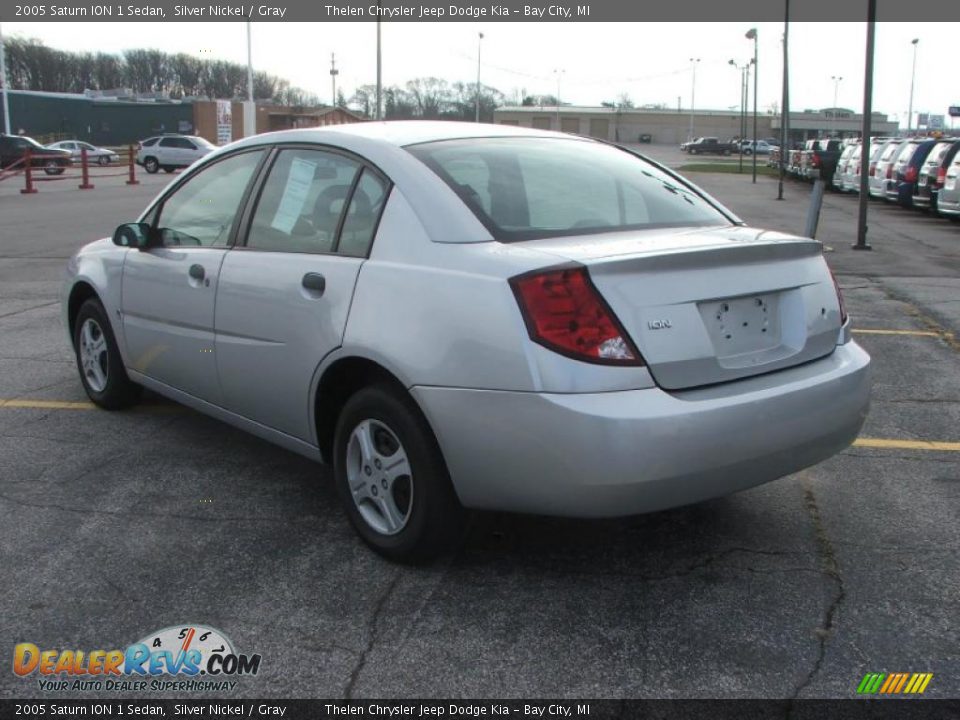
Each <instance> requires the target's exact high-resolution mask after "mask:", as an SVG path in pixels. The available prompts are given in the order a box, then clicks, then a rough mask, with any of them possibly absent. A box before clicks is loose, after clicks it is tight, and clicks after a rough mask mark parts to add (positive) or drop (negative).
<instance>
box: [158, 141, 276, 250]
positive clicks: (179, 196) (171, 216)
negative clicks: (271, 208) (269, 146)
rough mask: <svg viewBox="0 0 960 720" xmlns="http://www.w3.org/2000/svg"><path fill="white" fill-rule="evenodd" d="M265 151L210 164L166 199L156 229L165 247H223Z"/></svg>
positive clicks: (243, 154) (235, 156)
mask: <svg viewBox="0 0 960 720" xmlns="http://www.w3.org/2000/svg"><path fill="white" fill-rule="evenodd" d="M262 156H263V151H262V150H256V151H253V152H246V153H242V154H240V155H233V156H231V157H228V158H225V159H223V160H220V161H219V162H216V163H214V164H212V165H208V166H206V167H205V168H203V169H202V170H200V171H199V172H197V173H195V174H193V175H191V176H190V178H189V179H188V180H187V181H186V182H184V183H183V184H182V185H180V186H179V187H178V188H177V189H176V190H174V192H173V195H171V196H169V197H168V198H166V200H164V202H163V207H162V208H161V209H160V216H159V218H157V228H158V231H159V233H160V238H161V240H162V242H163V245H164V246H165V247H178V246H186V247H223V246H225V245H226V244H227V241H228V240H229V238H230V231H231V228H232V227H233V224H234V222H236V219H237V210H238V209H239V206H240V201H241V200H242V199H243V194H244V192H245V191H246V189H247V185H248V184H249V183H250V179H251V178H252V177H253V173H254V171H255V170H256V168H257V164H258V163H259V162H260V158H261V157H262Z"/></svg>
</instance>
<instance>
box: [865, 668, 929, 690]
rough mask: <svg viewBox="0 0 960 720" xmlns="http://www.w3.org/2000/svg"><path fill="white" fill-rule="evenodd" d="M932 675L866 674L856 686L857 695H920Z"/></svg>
mask: <svg viewBox="0 0 960 720" xmlns="http://www.w3.org/2000/svg"><path fill="white" fill-rule="evenodd" d="M932 679H933V673H899V672H898V673H867V674H866V675H864V676H863V679H862V680H861V681H860V684H859V685H857V694H858V695H876V694H878V693H879V694H880V695H900V694H904V695H921V694H923V692H924V691H925V690H926V689H927V685H929V684H930V681H931V680H932Z"/></svg>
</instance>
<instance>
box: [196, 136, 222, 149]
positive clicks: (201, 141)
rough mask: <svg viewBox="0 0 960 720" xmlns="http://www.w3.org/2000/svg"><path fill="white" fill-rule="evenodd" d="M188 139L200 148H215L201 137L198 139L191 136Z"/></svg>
mask: <svg viewBox="0 0 960 720" xmlns="http://www.w3.org/2000/svg"><path fill="white" fill-rule="evenodd" d="M190 139H191V140H193V141H194V142H195V143H196V144H197V145H199V146H200V147H202V148H215V147H216V145H214V144H213V143H212V142H210V141H209V140H207V139H206V138H202V137H199V136H195V135H191V136H190Z"/></svg>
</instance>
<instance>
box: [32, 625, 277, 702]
mask: <svg viewBox="0 0 960 720" xmlns="http://www.w3.org/2000/svg"><path fill="white" fill-rule="evenodd" d="M259 670H260V655H243V654H240V653H237V652H236V650H234V648H233V644H232V643H231V642H230V640H229V639H227V637H226V636H225V635H224V634H223V633H222V632H220V631H219V630H215V629H213V628H211V627H205V626H203V625H196V624H192V625H191V624H184V625H175V626H171V627H168V628H164V629H163V630H159V631H157V632H154V633H150V634H149V635H147V636H146V637H144V638H143V639H142V640H140V641H138V642H135V643H133V644H132V645H129V646H128V647H127V648H126V649H125V650H120V649H116V650H90V651H85V650H69V649H63V650H57V649H47V650H42V649H40V648H39V647H38V646H37V645H34V644H33V643H28V642H25V643H19V644H18V645H16V646H15V647H14V649H13V672H14V673H15V674H17V675H19V676H20V677H23V678H28V677H33V676H36V677H37V682H38V684H39V689H40V690H42V691H44V692H56V691H71V692H75V691H85V690H96V691H108V692H111V691H112V692H131V691H132V692H139V691H145V690H150V691H157V690H172V691H177V692H191V691H203V692H209V691H211V690H228V691H229V690H233V689H234V688H235V687H236V685H237V682H238V680H236V679H234V678H238V677H242V676H245V675H256V674H257V672H258V671H259Z"/></svg>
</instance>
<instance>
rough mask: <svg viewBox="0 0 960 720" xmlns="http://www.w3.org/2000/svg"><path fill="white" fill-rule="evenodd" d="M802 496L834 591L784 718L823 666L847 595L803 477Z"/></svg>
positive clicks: (806, 479) (832, 551)
mask: <svg viewBox="0 0 960 720" xmlns="http://www.w3.org/2000/svg"><path fill="white" fill-rule="evenodd" d="M803 496H804V505H805V506H806V509H807V513H808V514H809V515H810V520H811V521H812V523H813V531H814V537H815V539H816V543H817V554H818V555H819V556H820V563H821V571H822V573H823V574H824V575H825V576H826V577H827V578H829V579H830V580H831V581H832V582H833V583H834V584H835V585H836V591H835V592H834V595H833V599H832V600H831V601H830V603H829V605H827V607H826V609H825V610H824V613H823V618H822V621H821V623H820V627H818V628H817V629H816V631H815V632H816V635H817V643H818V647H817V659H816V661H815V662H814V664H813V667H812V668H811V669H810V672H809V673H807V676H806V677H805V678H804V679H803V681H802V682H800V684H799V685H797V687H796V688H795V689H794V691H793V694H792V695H791V697H790V703H789V705H788V708H787V717H788V718H789V717H791V716H792V713H793V707H794V702H795V701H796V700H797V699H798V698H799V697H800V693H802V692H803V691H804V690H805V689H806V688H807V687H809V686H810V684H811V683H812V682H813V680H814V678H815V677H816V676H817V674H818V673H819V672H820V668H821V667H822V666H823V660H824V657H826V654H827V641H828V640H829V639H830V637H831V635H832V634H833V629H834V623H835V620H836V615H837V611H838V610H839V609H840V606H841V605H842V604H843V601H844V600H845V599H846V597H847V593H846V588H845V587H844V584H843V576H842V575H841V574H840V564H839V563H838V562H837V555H836V551H835V550H834V547H833V543H832V542H831V541H830V538H829V537H828V536H827V531H826V528H825V527H824V524H823V518H822V517H821V516H820V507H819V506H818V505H817V498H816V496H815V495H814V493H813V487H811V485H810V480H809V478H806V477H805V478H804V479H803Z"/></svg>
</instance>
